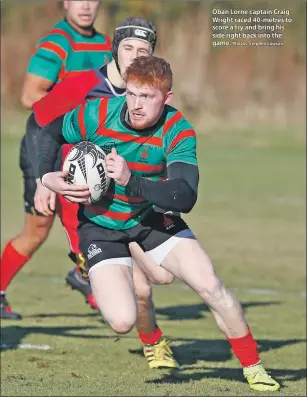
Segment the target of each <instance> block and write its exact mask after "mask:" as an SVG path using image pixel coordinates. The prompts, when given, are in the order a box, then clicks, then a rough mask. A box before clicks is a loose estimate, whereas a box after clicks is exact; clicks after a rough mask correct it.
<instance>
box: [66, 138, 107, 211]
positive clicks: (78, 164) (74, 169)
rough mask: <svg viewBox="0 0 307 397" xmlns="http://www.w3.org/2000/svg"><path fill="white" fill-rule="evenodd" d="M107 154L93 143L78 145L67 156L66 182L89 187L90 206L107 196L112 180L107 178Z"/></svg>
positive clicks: (85, 142)
mask: <svg viewBox="0 0 307 397" xmlns="http://www.w3.org/2000/svg"><path fill="white" fill-rule="evenodd" d="M105 156H106V154H105V152H104V151H103V150H102V149H101V148H100V147H99V146H97V145H95V144H94V143H92V142H88V141H83V142H80V143H78V144H76V145H75V146H74V147H73V148H72V149H71V150H70V151H69V152H68V154H67V156H66V157H65V160H64V164H63V171H68V176H67V178H66V182H67V183H69V184H74V185H87V186H88V187H89V190H90V193H91V195H90V197H89V199H88V203H89V204H95V203H98V201H99V200H101V198H102V197H103V196H104V195H105V194H106V192H107V190H108V187H109V184H110V178H109V177H108V176H107V169H106V164H105V161H104V159H105Z"/></svg>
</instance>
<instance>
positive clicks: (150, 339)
mask: <svg viewBox="0 0 307 397" xmlns="http://www.w3.org/2000/svg"><path fill="white" fill-rule="evenodd" d="M138 334H139V338H140V339H141V341H142V343H143V344H144V345H154V344H155V343H157V342H158V341H159V340H160V339H161V337H162V335H163V334H162V331H161V330H160V328H159V327H156V329H155V330H154V332H151V333H150V334H143V333H142V332H141V331H139V330H138Z"/></svg>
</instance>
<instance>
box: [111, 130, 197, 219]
mask: <svg viewBox="0 0 307 397" xmlns="http://www.w3.org/2000/svg"><path fill="white" fill-rule="evenodd" d="M184 126H186V125H184ZM165 151H166V161H167V177H168V180H166V181H162V182H161V181H151V180H148V179H146V178H143V177H140V176H137V175H132V174H131V172H130V170H129V168H128V166H127V164H126V162H125V161H124V159H122V158H121V157H120V156H118V155H117V154H116V153H115V151H113V153H111V154H110V155H108V156H107V158H106V164H107V168H108V171H109V176H110V177H112V178H113V179H115V182H116V183H118V184H121V185H123V186H126V188H127V193H128V194H129V193H132V194H135V195H137V196H142V197H144V198H145V199H146V200H148V201H149V202H151V203H152V204H154V205H156V206H158V207H160V208H163V209H165V210H166V211H177V212H184V213H187V212H190V211H191V209H192V208H193V206H194V205H195V203H196V200H197V188H198V180H199V172H198V166H197V159H196V138H195V132H194V131H193V130H192V129H182V130H180V131H178V132H176V131H174V132H173V133H172V134H170V136H169V137H168V139H167V141H166V142H165ZM116 156H118V157H117V158H116ZM121 163H124V164H121Z"/></svg>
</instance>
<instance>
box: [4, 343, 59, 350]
mask: <svg viewBox="0 0 307 397" xmlns="http://www.w3.org/2000/svg"><path fill="white" fill-rule="evenodd" d="M0 349H34V350H51V349H53V347H51V346H49V345H31V343H21V344H18V345H14V344H7V343H3V344H1V345H0Z"/></svg>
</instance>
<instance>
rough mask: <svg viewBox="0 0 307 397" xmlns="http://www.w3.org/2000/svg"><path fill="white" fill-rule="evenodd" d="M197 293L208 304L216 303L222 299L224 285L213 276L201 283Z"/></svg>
mask: <svg viewBox="0 0 307 397" xmlns="http://www.w3.org/2000/svg"><path fill="white" fill-rule="evenodd" d="M197 292H198V293H199V295H200V296H201V297H202V298H203V299H204V300H205V301H206V302H207V303H211V302H215V301H217V300H220V299H221V297H222V294H223V284H222V282H221V281H220V279H219V278H218V277H217V276H216V275H212V276H210V277H208V278H206V280H203V282H202V283H200V285H199V288H198V291H197Z"/></svg>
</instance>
